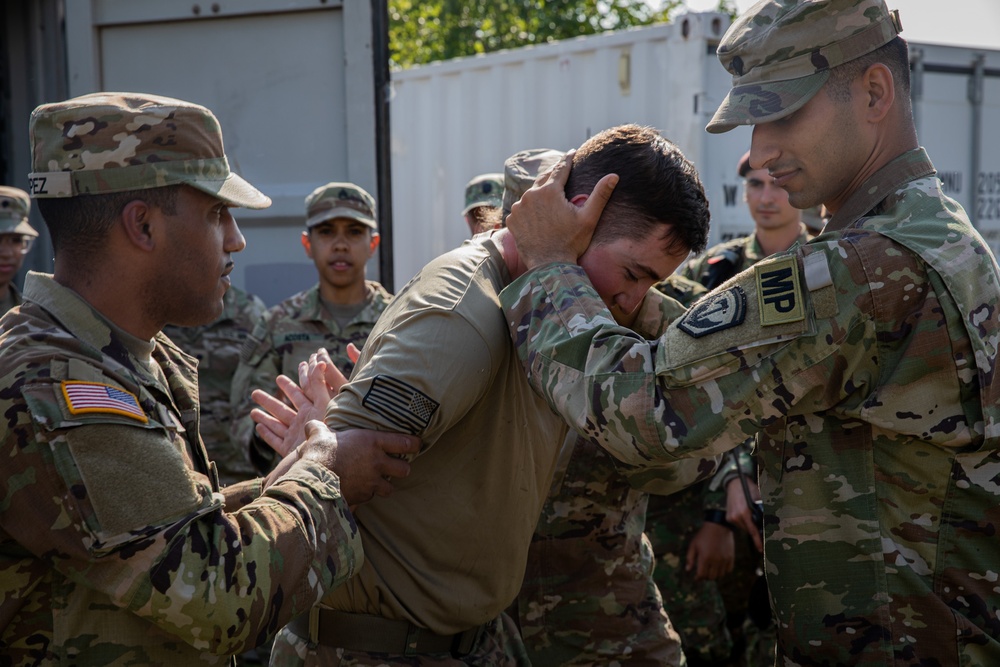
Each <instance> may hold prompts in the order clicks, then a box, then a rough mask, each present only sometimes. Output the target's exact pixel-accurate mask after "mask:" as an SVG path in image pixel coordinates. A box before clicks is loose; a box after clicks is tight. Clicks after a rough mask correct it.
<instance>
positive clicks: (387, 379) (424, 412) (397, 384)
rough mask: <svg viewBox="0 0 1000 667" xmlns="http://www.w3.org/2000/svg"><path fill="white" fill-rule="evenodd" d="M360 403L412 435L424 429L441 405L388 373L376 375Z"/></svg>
mask: <svg viewBox="0 0 1000 667" xmlns="http://www.w3.org/2000/svg"><path fill="white" fill-rule="evenodd" d="M361 404H362V405H363V406H365V407H366V408H368V409H369V410H371V411H372V412H374V413H375V414H377V415H380V416H381V417H384V418H385V419H387V420H389V421H390V422H392V423H393V424H395V425H396V426H398V427H399V428H400V429H401V430H403V431H406V432H407V433H410V434H411V435H416V434H417V433H420V432H421V431H423V430H424V429H425V428H427V425H428V424H430V421H431V417H433V416H434V413H435V412H436V411H437V409H438V407H439V405H440V404H439V403H438V402H437V401H435V400H434V399H432V398H431V397H430V396H428V395H427V394H425V393H423V392H422V391H420V390H419V389H416V388H415V387H412V386H410V385H409V384H407V383H406V382H403V381H402V380H397V379H396V378H394V377H392V376H390V375H376V376H375V378H374V379H373V380H372V384H371V387H369V388H368V393H366V394H365V397H364V399H362V401H361Z"/></svg>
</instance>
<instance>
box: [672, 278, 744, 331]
mask: <svg viewBox="0 0 1000 667" xmlns="http://www.w3.org/2000/svg"><path fill="white" fill-rule="evenodd" d="M746 311H747V295H746V292H744V291H743V288H742V287H740V286H739V285H735V286H733V287H730V288H729V289H727V290H725V291H724V292H718V293H716V294H710V295H708V296H706V297H705V298H703V299H701V300H700V301H698V302H697V303H695V305H694V306H692V307H691V309H689V310H688V311H687V313H685V314H684V317H682V318H681V320H680V321H679V322H678V323H677V328H678V329H680V330H681V331H683V332H684V333H686V334H687V335H689V336H691V337H693V338H701V337H702V336H707V335H708V334H710V333H715V332H717V331H724V330H725V329H730V328H732V327H735V326H738V325H740V324H742V323H743V318H744V317H746Z"/></svg>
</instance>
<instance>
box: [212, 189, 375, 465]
mask: <svg viewBox="0 0 1000 667" xmlns="http://www.w3.org/2000/svg"><path fill="white" fill-rule="evenodd" d="M305 205H306V231H304V232H302V239H301V240H302V247H303V248H304V249H305V253H306V256H308V257H309V259H311V260H312V261H313V264H315V265H316V271H317V273H318V274H319V282H318V283H317V284H316V285H314V286H313V287H310V288H309V289H307V290H305V291H304V292H299V293H298V294H296V295H294V296H291V297H289V298H287V299H285V300H284V301H282V302H281V303H279V304H278V305H276V306H274V307H273V308H271V309H270V310H269V311H268V312H267V314H266V315H265V316H264V317H263V318H262V319H261V320H260V321H259V322H257V325H256V326H255V327H254V329H253V332H252V333H251V334H250V337H249V338H248V339H247V341H246V343H245V344H244V346H243V350H242V353H241V355H240V363H239V367H238V368H237V370H236V375H235V377H234V378H233V384H232V395H231V400H232V404H233V405H234V406H235V408H236V413H235V415H234V418H233V429H232V431H233V434H232V437H233V440H234V446H235V447H237V448H241V449H244V450H248V451H249V452H250V456H251V459H252V461H253V463H254V465H256V466H257V468H258V469H259V470H260V471H261V472H267V471H268V470H270V469H271V468H272V467H273V466H274V465H275V463H276V459H275V456H274V452H273V450H272V449H271V448H270V447H269V446H268V445H267V444H266V443H264V442H262V441H261V440H260V439H259V438H258V437H256V433H255V432H254V425H253V421H252V420H251V419H250V410H251V409H252V408H253V401H252V400H251V398H250V395H251V393H252V392H253V390H254V389H263V390H264V391H267V392H270V393H273V392H274V390H275V384H274V382H275V378H277V377H278V375H282V374H283V375H287V376H288V377H291V378H297V377H298V365H299V363H301V362H303V361H306V360H308V359H309V355H311V354H312V353H314V352H316V350H318V349H319V348H321V347H322V348H326V350H327V351H328V352H329V353H330V357H331V358H332V359H333V361H334V363H336V364H337V368H339V369H340V372H341V373H343V374H344V375H345V376H346V377H350V376H351V371H352V370H353V369H354V362H352V361H351V360H350V359H349V358H348V356H347V346H348V345H349V344H351V343H353V344H354V345H355V346H356V347H358V348H361V347H363V346H364V344H365V340H366V339H367V338H368V334H369V333H370V332H371V330H372V327H373V326H374V325H375V320H377V319H378V317H379V315H381V314H382V311H383V310H385V307H386V305H387V304H388V303H389V301H390V299H391V298H392V295H391V294H389V292H387V291H386V289H385V288H384V287H382V285H380V284H379V283H377V282H375V281H373V280H365V266H366V265H367V263H368V260H369V259H371V258H372V257H373V256H374V255H375V250H376V249H377V248H378V244H379V240H380V237H379V234H378V231H377V229H378V227H377V223H376V218H375V200H374V199H373V198H372V196H371V195H370V194H368V193H367V192H366V191H365V190H364V189H363V188H360V187H358V186H357V185H354V184H353V183H327V184H326V185H323V186H321V187H319V188H316V189H315V190H314V191H313V192H312V193H311V194H310V195H309V196H308V197H306V202H305Z"/></svg>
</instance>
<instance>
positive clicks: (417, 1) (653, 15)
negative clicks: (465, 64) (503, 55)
mask: <svg viewBox="0 0 1000 667" xmlns="http://www.w3.org/2000/svg"><path fill="white" fill-rule="evenodd" d="M723 1H725V0H723ZM682 4H683V0H661V2H659V3H658V6H653V3H650V2H647V1H646V0H389V52H390V54H391V59H392V66H393V67H394V68H405V67H410V66H411V65H422V64H424V63H429V62H433V61H435V60H445V59H447V58H456V57H458V56H471V55H475V54H477V53H489V52H491V51H498V50H500V49H510V48H516V47H519V46H526V45H529V44H544V43H545V42H551V41H554V40H558V39H568V38H571V37H579V36H580V35H592V34H594V33H599V32H604V31H606V30H621V29H624V28H632V27H636V26H642V25H649V24H651V23H659V22H663V21H667V20H668V19H669V14H670V12H671V11H673V10H674V9H676V8H677V7H679V6H681V5H682Z"/></svg>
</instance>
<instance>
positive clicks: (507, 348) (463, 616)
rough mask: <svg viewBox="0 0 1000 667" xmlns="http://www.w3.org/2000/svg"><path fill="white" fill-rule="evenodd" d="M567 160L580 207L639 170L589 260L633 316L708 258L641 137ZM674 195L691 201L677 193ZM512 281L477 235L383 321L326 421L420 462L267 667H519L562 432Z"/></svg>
mask: <svg viewBox="0 0 1000 667" xmlns="http://www.w3.org/2000/svg"><path fill="white" fill-rule="evenodd" d="M575 160H576V165H577V176H578V182H573V183H570V184H569V185H568V186H567V188H566V190H565V191H566V192H567V193H568V194H569V195H570V196H571V197H572V200H573V202H574V204H573V205H574V206H576V205H579V206H583V207H586V206H587V205H588V201H589V200H588V199H587V198H586V196H583V197H581V196H579V194H578V193H580V192H582V191H583V190H586V191H589V190H590V188H591V187H592V185H593V183H594V182H595V181H594V180H593V175H594V174H595V173H604V171H605V170H606V169H608V168H609V167H610V165H612V164H614V165H628V166H629V167H631V169H628V170H627V171H625V172H623V176H622V181H623V184H622V187H621V188H620V189H619V191H618V192H616V196H617V199H615V200H613V201H612V202H611V203H610V204H609V206H608V208H607V209H606V213H605V215H604V217H603V219H602V222H601V227H600V228H599V231H598V235H597V237H596V238H595V241H594V243H593V244H592V245H591V247H590V248H589V249H588V250H587V251H586V252H585V253H584V256H583V257H582V258H581V260H580V261H581V263H582V264H583V265H584V266H586V267H587V271H588V273H589V275H590V276H591V278H592V279H593V280H594V282H595V283H596V284H598V285H599V288H598V289H599V291H600V293H601V294H602V296H603V298H604V299H605V302H606V304H607V307H610V308H612V309H613V310H614V311H615V312H617V313H620V314H621V316H622V317H625V318H627V317H628V316H629V315H631V314H632V313H633V312H634V311H635V310H636V309H637V307H638V306H639V304H640V303H641V302H642V300H643V298H644V296H645V294H646V292H647V290H648V288H649V287H650V285H652V284H653V283H654V282H655V281H656V280H658V279H660V278H662V277H664V276H666V275H668V274H670V273H671V272H673V270H674V269H675V268H676V267H677V266H678V265H679V264H680V262H681V261H682V260H683V259H684V258H685V257H686V256H687V254H688V252H689V250H690V248H692V247H694V248H699V247H701V246H702V245H704V243H705V239H706V238H707V223H708V209H707V202H706V201H705V198H704V192H703V191H702V188H701V184H700V181H699V180H698V178H697V174H696V172H695V171H694V169H693V167H691V165H690V163H689V162H688V161H687V160H686V159H685V158H684V157H683V155H682V154H681V153H680V151H679V150H678V149H677V148H676V146H674V145H673V144H671V143H670V142H668V141H666V140H665V139H663V138H662V137H660V136H659V135H658V134H657V133H656V132H655V131H653V130H651V129H649V128H640V127H637V126H622V127H618V128H612V129H610V130H607V131H605V132H602V133H599V134H597V135H595V136H594V137H593V138H591V139H590V140H588V142H586V143H585V144H584V145H583V146H581V148H580V149H579V151H578V152H577V153H576V154H575ZM650 192H657V193H661V195H660V196H650V194H649V193H650ZM677 192H683V193H685V195H686V196H685V197H684V198H678V197H671V196H669V195H668V194H667V193H674V194H676V193H677ZM591 205H592V204H591ZM600 229H604V230H605V231H604V232H601V231H600ZM520 271H521V264H520V261H519V259H518V254H517V248H516V246H515V245H514V244H512V243H511V237H510V236H509V234H508V233H507V232H506V231H505V230H498V231H495V232H493V233H492V234H491V235H489V236H486V235H481V236H478V237H476V238H474V239H472V240H471V241H468V242H466V243H465V244H464V245H463V246H461V247H460V248H458V249H456V250H453V251H452V252H449V253H446V254H445V255H442V256H441V257H439V258H438V259H436V260H434V261H433V262H431V263H430V264H428V265H427V266H426V267H425V268H424V269H423V270H422V271H421V272H420V273H419V274H418V275H417V276H416V277H415V278H414V279H413V280H412V281H410V283H409V284H408V285H407V286H406V287H405V288H404V289H403V290H402V291H401V292H400V293H399V294H398V295H397V296H396V298H395V299H394V300H393V302H392V303H391V304H390V305H389V307H388V308H387V309H386V311H385V313H384V314H383V316H382V317H381V318H380V319H379V322H378V323H377V324H376V326H375V329H374V330H373V331H372V335H371V336H370V337H369V339H368V343H367V345H366V346H365V349H364V350H363V351H362V354H361V358H360V360H359V361H358V366H357V370H356V371H355V375H354V376H353V377H352V378H351V381H350V382H349V383H348V384H347V385H345V386H344V387H343V388H342V389H341V390H340V393H339V394H337V396H336V397H335V398H334V400H333V402H332V403H331V405H330V408H329V411H328V414H327V423H328V424H330V425H331V427H332V428H334V429H340V428H346V427H348V426H361V425H363V426H365V427H369V428H380V429H387V430H398V431H401V432H408V433H413V434H417V435H420V437H421V438H422V439H423V440H424V442H425V447H424V449H423V450H422V451H421V453H420V454H419V455H418V456H417V457H415V458H414V459H413V470H412V472H411V475H410V476H409V478H408V481H407V483H406V484H403V485H401V486H398V487H397V490H396V493H395V494H394V496H393V498H392V499H390V501H389V502H376V503H375V504H372V503H369V504H368V505H366V506H365V507H362V508H360V509H359V510H358V512H357V513H356V515H355V516H356V517H357V520H358V525H359V528H360V531H361V534H362V539H363V541H364V545H365V565H364V566H363V567H362V569H361V572H360V573H359V574H358V576H356V577H355V578H353V579H352V580H351V581H349V582H348V583H347V584H346V585H344V586H342V587H340V588H338V589H336V590H334V591H331V593H330V594H329V595H328V596H326V597H325V598H324V600H323V602H322V604H321V606H319V607H317V608H316V609H315V610H314V611H313V612H312V613H311V614H310V615H308V616H306V617H301V618H299V619H296V621H294V622H293V623H292V624H291V625H290V626H289V628H288V629H286V630H284V631H283V632H282V633H281V634H279V636H278V638H277V640H276V641H275V645H274V653H273V655H272V663H271V664H272V665H279V666H285V665H303V664H305V665H319V664H335V663H336V661H338V660H339V661H342V662H345V663H347V662H350V663H351V664H357V665H384V664H385V665H461V664H467V665H514V664H526V656H525V655H524V653H523V646H521V645H520V642H519V641H518V637H517V634H516V629H515V628H513V626H512V625H511V624H510V623H509V620H506V619H505V618H504V617H502V616H501V613H502V612H503V610H504V609H505V608H506V607H507V606H508V605H509V604H510V603H511V602H512V601H513V600H514V598H515V596H516V595H517V593H518V589H519V587H520V582H521V578H522V575H523V573H524V567H525V559H526V555H527V550H528V547H529V544H530V542H531V536H532V533H533V532H534V530H535V527H536V524H537V522H538V517H539V512H540V510H541V507H542V504H543V502H544V500H545V498H546V496H547V494H548V492H549V488H550V484H551V481H552V474H553V471H554V469H555V466H556V457H557V454H558V451H559V449H560V445H561V443H562V434H563V433H564V432H565V430H566V427H565V424H564V423H563V422H562V420H561V419H559V418H558V417H556V416H555V415H554V414H553V413H552V412H551V411H550V410H549V409H548V408H547V407H546V406H545V405H544V402H540V400H539V398H538V397H537V396H535V395H534V394H533V393H532V392H531V391H530V388H529V386H528V384H527V382H526V381H525V378H524V375H523V373H522V372H521V370H520V367H519V365H518V364H517V362H516V359H515V358H514V356H513V348H512V346H511V344H510V339H509V338H508V336H507V331H506V323H505V321H504V318H503V316H502V313H501V311H500V310H499V308H498V304H499V302H498V294H499V292H500V290H501V289H502V288H503V287H504V286H505V285H506V284H507V283H508V282H510V280H511V279H512V278H513V277H515V276H517V275H518V274H519V273H520ZM712 469H713V463H712V462H707V464H706V462H702V461H697V460H694V459H692V461H691V464H690V466H689V467H688V468H687V469H679V470H677V471H672V473H673V474H674V475H675V476H676V477H678V478H682V479H684V482H685V483H686V482H687V481H689V480H688V479H687V477H688V476H690V477H692V478H697V477H698V476H699V475H700V476H705V475H707V474H710V472H711V470H712ZM673 481H674V482H675V483H680V482H677V481H676V480H673ZM505 620H506V622H505ZM512 631H513V634H512Z"/></svg>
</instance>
